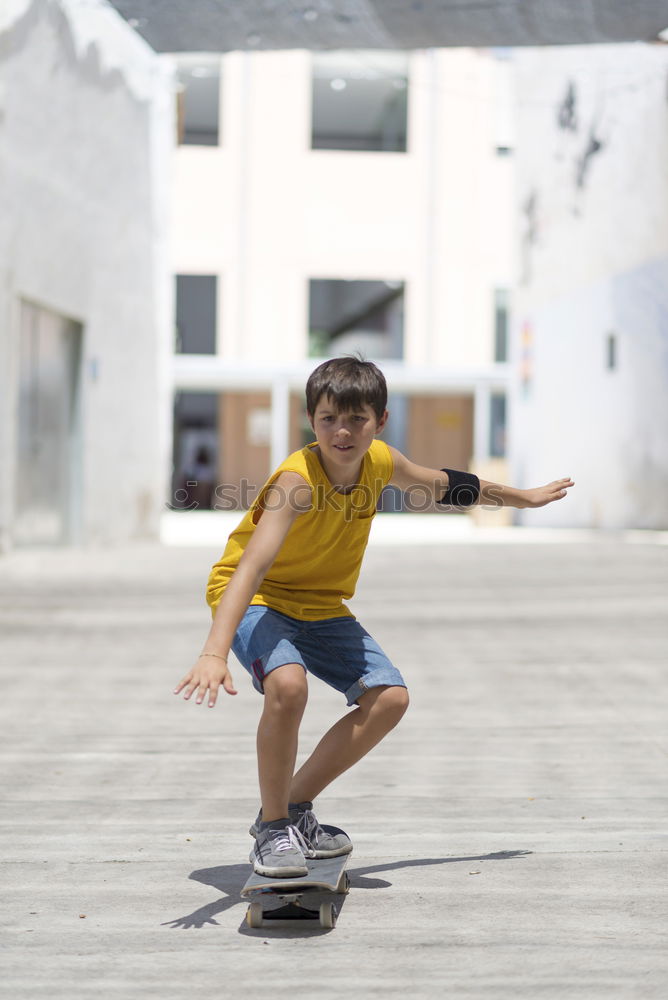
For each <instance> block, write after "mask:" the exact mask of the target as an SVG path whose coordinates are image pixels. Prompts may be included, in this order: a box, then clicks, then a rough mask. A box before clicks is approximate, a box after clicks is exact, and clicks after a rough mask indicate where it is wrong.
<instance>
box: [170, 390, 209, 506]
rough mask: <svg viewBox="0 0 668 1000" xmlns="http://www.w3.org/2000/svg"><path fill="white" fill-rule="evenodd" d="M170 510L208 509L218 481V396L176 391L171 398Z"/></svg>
mask: <svg viewBox="0 0 668 1000" xmlns="http://www.w3.org/2000/svg"><path fill="white" fill-rule="evenodd" d="M173 441H174V450H173V473H172V491H171V497H170V500H169V504H168V506H169V507H171V508H172V509H173V510H211V508H212V507H213V502H214V499H215V494H214V491H215V487H216V482H217V479H218V464H219V462H218V450H219V449H218V396H217V395H216V394H215V393H207V392H178V393H177V394H176V396H175V398H174V437H173Z"/></svg>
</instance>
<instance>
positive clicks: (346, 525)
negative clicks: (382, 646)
mask: <svg viewBox="0 0 668 1000" xmlns="http://www.w3.org/2000/svg"><path fill="white" fill-rule="evenodd" d="M315 447H316V442H314V443H313V444H309V445H307V446H306V447H305V448H302V450H301V451H296V452H294V453H293V454H292V455H290V456H289V457H288V458H286V460H285V461H284V462H283V463H282V465H279V467H278V469H276V471H275V472H274V473H273V474H272V475H271V476H270V478H269V479H268V480H267V482H266V483H265V484H264V486H263V487H262V489H261V490H260V493H259V494H258V496H257V498H256V500H255V501H254V503H253V505H252V506H251V508H250V510H248V511H247V513H246V515H245V516H244V518H243V520H242V521H241V523H240V524H239V526H238V527H237V528H236V529H235V530H234V531H233V532H232V534H231V535H230V537H229V539H228V541H227V545H226V547H225V551H224V552H223V555H222V556H221V558H220V559H219V561H218V562H217V563H216V564H215V565H214V566H213V567H212V569H211V575H210V576H209V582H208V586H207V591H206V599H207V603H208V604H209V607H210V608H211V611H212V613H215V610H216V608H217V607H218V603H219V601H220V598H221V595H222V593H223V591H224V590H225V587H226V586H227V584H228V583H229V581H230V579H231V577H232V574H233V572H234V570H235V569H236V567H237V566H238V564H239V560H240V559H241V556H242V555H243V552H244V549H245V548H246V545H247V544H248V540H249V539H250V537H251V535H252V534H253V531H254V530H255V526H256V524H257V522H258V521H259V519H260V515H261V513H262V499H263V496H264V494H265V492H266V490H267V488H268V487H269V486H270V485H271V483H273V482H274V480H275V479H276V478H277V477H278V476H279V475H280V473H281V472H297V473H299V475H300V476H302V478H303V479H305V480H306V482H307V483H308V484H309V485H310V487H311V490H312V503H313V506H312V507H311V509H310V510H309V511H307V513H305V514H300V515H299V516H298V517H297V518H296V520H295V521H294V523H293V524H292V525H291V527H290V530H289V532H288V534H287V536H286V538H285V541H284V542H283V545H282V547H281V550H280V552H279V553H278V556H277V557H276V559H275V561H274V564H273V565H272V567H271V568H270V570H269V572H268V573H267V575H266V576H265V578H264V580H263V581H262V586H261V587H260V589H259V590H258V592H257V594H255V596H254V597H253V599H252V600H251V604H261V605H264V606H265V607H269V608H273V609H274V610H275V611H281V612H283V614H286V615H290V616H291V617H292V618H299V619H302V620H304V621H317V620H318V619H321V618H342V617H345V616H348V617H354V615H352V613H351V612H350V611H349V610H348V608H347V607H346V606H345V605H344V604H343V601H344V600H348V599H349V598H351V597H352V596H353V594H354V592H355V585H356V583H357V578H358V576H359V572H360V567H361V565H362V557H363V555H364V550H365V549H366V545H367V541H368V538H369V531H370V529H371V522H372V520H373V517H374V514H375V513H376V505H377V503H378V498H379V496H380V493H381V491H382V489H383V488H384V487H385V486H387V484H388V482H389V481H390V478H391V476H392V470H393V462H392V456H391V454H390V450H389V448H388V447H387V445H386V444H385V442H384V441H378V440H374V441H373V442H372V443H371V447H370V448H369V450H368V451H367V453H366V454H365V456H364V459H363V460H362V468H361V470H360V477H359V481H358V483H357V485H356V486H355V487H354V488H353V489H352V490H351V491H350V492H349V493H338V492H337V491H336V490H335V489H334V487H333V486H332V484H331V483H330V481H329V479H328V478H327V475H326V473H325V470H324V469H323V467H322V465H321V464H320V459H319V458H318V456H317V455H316V454H315V452H314V450H313V449H314V448H315Z"/></svg>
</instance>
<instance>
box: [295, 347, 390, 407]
mask: <svg viewBox="0 0 668 1000" xmlns="http://www.w3.org/2000/svg"><path fill="white" fill-rule="evenodd" d="M323 396H326V397H327V399H328V400H329V401H330V403H331V404H332V406H334V408H335V409H336V410H337V411H338V412H341V411H342V410H359V409H361V407H363V406H366V405H368V406H370V407H371V408H372V409H373V412H374V413H375V414H376V417H377V418H378V420H380V419H381V417H382V416H383V413H384V412H385V409H386V407H387V384H386V382H385V376H384V375H383V373H382V371H381V370H380V368H377V367H376V365H375V364H374V363H373V361H364V360H363V359H362V358H353V357H343V358H332V359H331V361H323V363H322V364H321V365H318V367H317V368H316V369H315V371H313V372H311V374H310V376H309V380H308V382H307V383H306V410H307V412H308V413H309V414H310V415H311V416H312V415H313V414H314V413H315V409H316V406H317V405H318V403H319V402H320V400H321V398H322V397H323Z"/></svg>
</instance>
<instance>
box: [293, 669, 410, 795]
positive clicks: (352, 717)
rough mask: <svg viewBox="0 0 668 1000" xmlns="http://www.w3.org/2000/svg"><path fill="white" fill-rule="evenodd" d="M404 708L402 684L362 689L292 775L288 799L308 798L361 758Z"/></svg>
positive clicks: (396, 719)
mask: <svg viewBox="0 0 668 1000" xmlns="http://www.w3.org/2000/svg"><path fill="white" fill-rule="evenodd" d="M407 708H408V692H407V691H406V689H405V688H402V687H398V686H397V687H395V686H392V687H387V686H386V687H377V688H371V690H370V691H367V692H365V694H363V695H362V697H361V698H360V699H359V701H358V707H357V708H355V709H353V711H352V712H349V713H348V714H347V715H344V716H343V718H342V719H339V721H338V722H337V723H335V725H333V726H332V728H331V729H330V730H329V731H328V732H326V733H325V735H324V736H323V738H322V739H321V740H320V743H318V745H317V747H316V748H315V750H314V751H313V753H312V754H311V756H310V757H309V759H308V760H307V761H306V762H305V763H304V764H303V765H302V767H301V768H300V769H299V771H298V772H297V774H296V775H295V776H294V778H293V779H292V785H291V786H290V795H289V798H290V802H304V801H309V802H312V801H313V799H315V798H316V796H317V795H319V794H320V792H321V791H322V790H323V788H326V787H327V785H329V784H330V783H331V782H332V781H333V780H334V778H337V777H338V776H339V775H340V774H343V772H344V771H347V770H348V768H349V767H352V765H353V764H356V763H357V761H358V760H361V758H362V757H364V756H365V755H366V754H367V753H368V752H369V751H370V750H371V749H372V748H373V747H375V746H376V744H377V743H380V741H381V740H382V739H383V737H384V736H386V735H387V734H388V733H389V732H390V730H392V729H394V727H395V726H396V725H397V723H398V722H399V720H400V719H401V717H402V716H403V714H404V712H405V711H406V709H407Z"/></svg>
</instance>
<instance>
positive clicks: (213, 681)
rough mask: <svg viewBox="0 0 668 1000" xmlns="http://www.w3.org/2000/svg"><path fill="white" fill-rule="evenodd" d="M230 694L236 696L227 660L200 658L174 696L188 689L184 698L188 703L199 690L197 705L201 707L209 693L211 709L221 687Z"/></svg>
mask: <svg viewBox="0 0 668 1000" xmlns="http://www.w3.org/2000/svg"><path fill="white" fill-rule="evenodd" d="M221 684H222V685H223V688H224V689H225V690H226V691H227V693H228V694H236V693H237V692H236V688H235V687H234V681H233V680H232V674H231V673H230V671H229V668H228V666H227V660H223V659H222V658H221V657H218V656H216V657H213V656H200V658H199V659H198V661H197V663H196V664H195V666H194V667H193V668H192V670H189V671H188V673H187V674H186V675H185V677H184V678H183V680H181V681H179V683H178V685H177V686H176V688H175V689H174V694H179V692H181V691H183V689H184V688H185V689H186V693H185V694H184V696H183V697H184V698H185V700H186V701H187V700H188V699H189V698H190V696H191V694H192V693H193V691H195V689H197V699H196V700H197V704H198V705H201V704H202V701H203V700H204V696H205V695H206V692H207V691H208V692H209V708H213V706H214V705H215V704H216V699H217V697H218V689H219V687H220V685H221Z"/></svg>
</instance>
